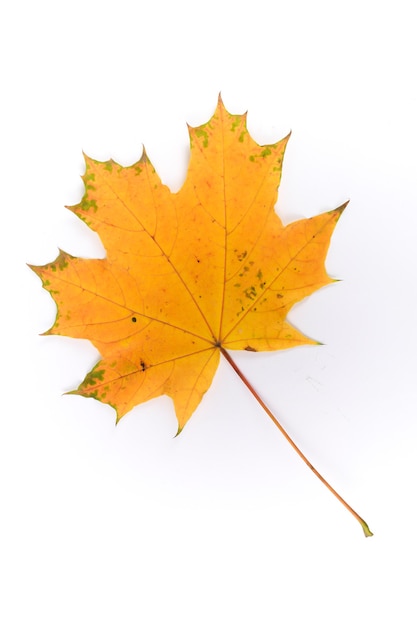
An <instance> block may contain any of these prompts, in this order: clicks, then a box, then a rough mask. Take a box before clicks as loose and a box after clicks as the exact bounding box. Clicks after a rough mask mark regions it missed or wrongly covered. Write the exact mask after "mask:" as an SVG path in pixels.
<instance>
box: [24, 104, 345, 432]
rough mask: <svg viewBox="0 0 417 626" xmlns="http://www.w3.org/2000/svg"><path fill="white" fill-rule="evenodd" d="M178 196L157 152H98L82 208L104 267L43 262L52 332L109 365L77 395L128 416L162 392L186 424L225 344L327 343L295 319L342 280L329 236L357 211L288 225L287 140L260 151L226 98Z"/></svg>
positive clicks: (64, 257)
mask: <svg viewBox="0 0 417 626" xmlns="http://www.w3.org/2000/svg"><path fill="white" fill-rule="evenodd" d="M189 133H190V143H191V158H190V164H189V168H188V175H187V179H186V181H185V183H184V185H183V187H182V188H181V189H180V191H179V192H178V193H171V191H170V190H169V189H168V188H167V187H166V186H165V185H163V184H162V183H161V181H160V179H159V177H158V175H157V173H156V172H155V169H154V168H153V166H152V164H151V163H150V161H149V159H148V157H147V156H146V153H145V152H144V153H143V155H142V158H141V159H140V161H138V162H137V163H135V164H134V165H132V166H130V167H122V166H120V165H118V164H117V163H115V162H114V161H107V162H105V163H101V162H98V161H95V160H93V159H90V158H88V157H86V173H85V175H84V176H83V180H84V183H85V195H84V197H83V199H82V201H81V202H80V204H78V205H76V206H74V207H69V208H70V210H71V211H73V212H74V213H75V214H76V215H77V216H78V217H80V218H81V219H82V220H84V221H85V222H86V224H87V225H88V226H89V227H90V228H92V229H93V230H95V231H96V232H97V233H98V235H99V236H100V238H101V240H102V242H103V244H104V247H105V249H106V253H107V256H106V258H105V259H82V258H75V257H72V256H71V255H69V254H67V253H65V252H61V253H60V254H59V256H58V257H57V258H56V259H55V261H53V262H52V263H49V264H47V265H44V266H42V267H32V269H33V270H34V271H35V272H36V273H37V274H38V275H39V276H40V277H41V279H42V281H43V286H44V287H45V289H47V290H48V291H49V292H50V293H51V295H52V297H53V298H54V300H55V302H56V304H57V308H58V311H57V317H56V320H55V323H54V325H53V326H52V328H51V329H50V330H49V331H47V333H46V334H50V335H67V336H69V337H78V338H84V339H89V340H90V341H91V342H92V343H93V344H94V346H95V347H96V348H97V349H98V351H99V352H100V355H101V359H100V361H99V362H98V363H97V365H96V366H95V367H94V368H93V370H92V371H91V372H90V373H89V374H87V376H86V377H85V379H84V381H83V382H82V383H81V385H80V386H79V388H78V389H77V390H76V391H75V392H73V393H77V394H80V395H82V396H86V397H94V398H96V399H98V400H101V401H102V402H105V403H108V404H110V405H111V406H112V407H114V408H115V410H116V412H117V419H120V418H121V417H122V416H123V415H125V414H126V413H127V412H128V411H130V410H131V409H132V408H133V407H134V406H136V405H137V404H140V403H142V402H145V401H147V400H150V399H151V398H155V397H157V396H160V395H162V394H167V395H168V396H170V397H171V398H172V400H173V402H174V405H175V411H176V415H177V419H178V424H179V430H181V429H182V428H183V426H184V425H185V423H186V422H187V420H188V419H189V418H190V417H191V415H192V413H193V412H194V410H195V409H196V407H197V406H198V404H199V403H200V401H201V399H202V396H203V395H204V393H205V392H206V391H207V390H208V388H209V387H210V385H211V382H212V379H213V376H214V374H215V372H216V369H217V367H218V363H219V358H220V353H221V350H249V351H260V350H280V349H283V348H291V347H294V346H299V345H302V344H315V343H317V342H315V341H313V340H312V339H309V338H308V337H306V336H305V335H303V334H302V333H301V332H300V331H298V330H297V329H296V328H294V327H293V326H292V325H291V324H290V323H289V322H288V321H286V317H287V314H288V311H289V310H290V308H291V307H292V306H293V304H294V303H296V302H298V301H300V300H301V299H303V298H305V297H306V296H308V295H310V294H311V293H313V292H314V291H315V290H316V289H319V288H320V287H322V286H323V285H326V284H328V283H330V282H332V279H331V278H329V276H328V274H327V273H326V270H325V265H324V263H325V257H326V253H327V250H328V246H329V242H330V237H331V234H332V232H333V229H334V227H335V225H336V222H337V220H338V219H339V217H340V215H341V213H342V211H343V209H344V207H345V205H343V206H341V207H339V208H337V209H335V210H334V211H330V212H327V213H323V214H321V215H318V216H316V217H313V218H311V219H303V220H299V221H296V222H293V223H292V224H289V225H288V226H286V227H284V226H283V225H282V223H281V220H280V219H279V217H278V215H277V214H276V212H275V210H274V206H275V203H276V201H277V190H278V186H279V183H280V179H281V171H282V162H283V157H284V151H285V147H286V144H287V141H288V137H286V138H285V139H282V140H281V141H278V142H277V143H275V144H271V145H266V146H260V145H258V144H257V143H256V142H255V141H254V140H253V139H252V138H251V136H250V135H249V132H248V130H247V127H246V116H245V115H232V114H230V113H229V112H228V111H227V110H226V109H225V108H224V106H223V104H222V101H221V99H220V98H219V103H218V106H217V109H216V111H215V113H214V115H213V117H212V118H211V119H210V120H209V121H208V122H207V123H206V124H203V125H202V126H199V127H197V128H190V129H189Z"/></svg>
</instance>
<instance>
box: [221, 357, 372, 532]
mask: <svg viewBox="0 0 417 626" xmlns="http://www.w3.org/2000/svg"><path fill="white" fill-rule="evenodd" d="M220 351H221V353H222V355H223V356H224V358H225V359H226V361H227V362H228V363H229V364H230V365H231V367H232V368H233V369H234V371H235V372H236V374H237V375H238V376H239V378H240V379H241V381H242V382H243V383H244V385H246V387H247V388H248V389H249V391H250V392H251V394H252V395H253V396H254V398H255V399H256V400H257V401H258V402H259V404H260V405H261V407H262V408H263V410H264V411H265V413H266V414H267V415H268V416H269V417H270V418H271V420H272V421H273V422H274V424H275V426H276V427H277V428H278V430H279V431H280V432H281V433H282V435H283V436H284V437H285V439H286V440H287V441H288V443H289V444H290V446H291V447H292V448H293V450H295V452H296V453H297V454H298V456H299V457H300V458H301V459H302V460H303V461H304V463H305V464H306V465H307V466H308V467H309V468H310V469H311V471H312V472H313V474H315V475H316V476H317V478H318V479H319V480H320V481H321V482H322V483H323V485H324V486H325V487H327V489H328V490H329V491H330V492H331V493H332V494H333V495H334V496H335V497H336V498H337V499H338V500H339V502H340V503H341V504H343V506H344V507H345V508H346V509H347V510H348V511H349V513H350V514H351V515H353V517H354V518H355V519H356V520H357V521H358V522H359V524H360V525H361V527H362V530H363V532H364V535H365V537H372V535H373V533H372V532H371V530H370V529H369V526H368V524H367V523H366V522H365V520H364V519H362V518H361V517H360V515H358V513H356V511H354V510H353V509H352V507H351V506H350V505H349V504H348V503H347V502H346V500H344V499H343V498H342V496H341V495H340V494H339V493H337V491H336V490H335V489H334V488H333V487H332V486H331V485H330V484H329V483H328V482H327V480H326V479H325V478H324V477H323V476H322V475H321V474H320V472H318V471H317V470H316V468H315V467H314V466H313V465H312V464H311V463H310V461H309V460H308V459H307V457H306V456H305V455H304V454H303V453H302V452H301V450H300V448H299V447H298V446H297V445H296V444H295V443H294V441H293V440H292V439H291V437H290V436H289V435H288V433H287V432H286V431H285V429H284V427H283V426H282V425H281V424H280V423H279V421H278V420H277V418H276V417H275V415H274V414H273V413H272V411H271V410H270V409H269V408H268V407H267V405H266V404H265V402H264V401H263V400H262V398H261V397H260V395H259V394H258V393H257V392H256V391H255V389H254V388H253V387H252V385H251V384H250V382H249V381H248V379H247V378H246V376H245V375H244V374H243V373H242V372H241V371H240V369H239V368H238V366H237V365H236V363H235V362H234V361H233V359H232V357H231V356H230V354H229V353H228V352H227V350H225V349H224V348H222V347H221V346H220Z"/></svg>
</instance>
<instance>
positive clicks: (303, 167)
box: [0, 0, 417, 626]
mask: <svg viewBox="0 0 417 626" xmlns="http://www.w3.org/2000/svg"><path fill="white" fill-rule="evenodd" d="M414 11H415V7H414V3H412V2H411V1H410V2H407V1H402V0H397V1H396V2H395V3H394V2H392V3H388V2H384V1H383V0H382V1H381V0H380V1H378V2H372V1H367V0H361V2H354V1H351V0H350V1H349V2H337V1H334V0H333V1H327V2H326V1H323V0H316V1H315V2H307V1H305V2H303V1H302V0H299V1H297V0H295V1H294V0H292V1H291V2H290V1H286V2H280V1H279V0H278V1H275V2H267V1H264V0H257V1H256V2H245V1H244V0H239V1H238V2H235V1H227V0H223V1H222V2H216V1H213V2H201V3H198V2H194V3H191V2H190V3H188V2H185V1H184V0H176V1H175V2H174V1H173V2H168V1H164V0H152V1H150V2H142V1H137V2H128V1H126V2H123V1H120V0H119V1H117V2H116V1H114V2H107V1H101V2H90V1H88V0H85V1H84V2H83V3H69V2H68V3H64V2H46V1H39V2H33V3H32V2H20V3H19V2H18V1H16V2H15V3H13V5H12V8H8V9H3V15H2V19H1V27H0V28H1V30H2V33H1V38H0V40H1V42H2V43H1V46H2V50H1V55H2V66H3V70H2V91H3V95H2V101H1V107H2V113H1V125H2V130H1V137H2V147H1V159H2V164H1V173H2V177H1V178H2V183H1V254H2V261H1V263H2V264H1V267H2V294H3V295H2V318H3V319H2V325H1V331H2V342H1V346H2V347H1V354H2V358H1V367H2V370H3V371H2V374H1V381H2V391H1V395H2V411H1V415H2V426H1V443H0V446H1V451H0V452H1V457H0V462H1V464H2V468H1V481H2V486H1V496H0V501H1V507H2V513H1V518H0V525H1V527H2V528H1V535H0V541H1V544H2V547H1V564H0V568H1V576H2V577H3V579H2V581H1V583H0V588H1V589H2V593H3V594H4V599H3V601H2V604H1V607H0V616H1V618H2V623H4V624H5V625H7V626H15V625H20V624H24V625H27V624H42V625H43V626H52V625H53V626H56V625H59V626H61V625H65V626H66V625H71V626H73V625H74V624H77V626H84V625H85V626H87V625H88V626H91V625H95V624H97V625H100V626H102V625H107V624H120V625H121V626H131V625H132V626H133V625H139V624H140V625H143V626H162V625H163V626H165V625H166V624H181V625H182V626H206V625H207V626H208V625H210V626H211V625H216V626H234V625H238V626H242V625H243V626H244V625H246V624H248V625H256V626H258V625H259V626H272V625H277V624H280V625H283V626H293V625H299V624H300V625H304V624H307V623H308V624H312V625H316V624H317V625H319V626H334V625H337V626H344V625H347V624H349V625H350V624H352V623H355V624H356V625H358V626H362V625H365V624H366V625H371V624H378V625H379V624H401V626H408V625H415V624H416V623H417V607H416V603H417V600H416V595H415V589H416V575H415V562H416V557H417V549H416V548H417V539H416V533H415V529H416V523H417V514H416V505H415V494H416V478H417V460H416V444H417V415H416V404H417V388H416V387H417V386H416V349H417V332H416V323H415V322H416V244H415V241H416V227H417V216H416V214H417V193H416V172H417V169H416V166H417V158H416V148H415V147H416V142H417V122H416V115H417V114H416V111H417V106H416V105H417V97H416V96H417V91H416V74H415V62H416V53H417V50H416V48H417V45H416V36H415V18H414ZM219 91H221V92H222V96H223V100H224V103H225V105H226V107H227V108H228V110H229V111H231V112H232V113H242V112H244V111H245V110H248V111H249V114H248V125H249V129H250V132H251V133H252V135H253V136H254V138H255V139H256V140H257V141H258V142H259V143H267V142H273V141H276V140H277V139H279V138H281V137H282V136H284V135H285V134H287V133H288V131H289V130H290V129H291V130H292V131H293V134H292V137H291V140H290V143H289V147H288V150H287V154H286V159H285V164H284V172H283V180H282V186H281V192H280V198H279V202H278V210H279V212H280V214H281V216H282V217H283V218H284V220H285V221H286V222H288V221H291V220H293V219H298V218H299V217H307V216H310V215H313V214H316V213H319V212H322V211H325V210H330V209H332V208H334V207H336V206H338V205H339V204H341V203H342V202H344V201H345V200H347V199H350V205H349V208H348V209H347V210H346V212H345V214H344V215H343V217H342V219H341V220H340V222H339V224H338V226H337V229H336V232H335V235H334V237H333V239H332V244H331V249H330V252H329V256H328V261H327V268H328V271H329V273H330V274H331V275H332V276H336V277H338V278H341V279H342V281H341V282H339V283H337V284H335V285H332V286H330V287H327V288H326V289H323V290H321V291H320V292H319V293H317V294H315V295H313V296H312V297H311V298H310V299H309V300H308V301H305V302H303V303H301V304H300V305H297V306H296V307H295V309H294V310H293V312H292V313H291V320H292V322H293V323H294V324H296V325H297V326H298V327H299V328H300V329H301V330H303V331H304V332H305V333H306V334H308V335H310V336H313V337H315V338H317V339H318V340H320V341H322V342H323V343H324V344H325V345H324V346H321V347H306V348H300V349H295V350H292V351H287V352H286V351H284V352H279V353H275V354H269V353H268V354H266V353H264V354H246V353H245V354H239V353H237V354H236V360H237V361H238V363H239V364H240V366H241V368H242V369H243V371H244V372H245V373H246V375H247V376H248V377H249V379H250V380H251V381H252V383H253V385H254V386H255V387H256V388H257V389H258V391H259V392H260V393H261V395H262V396H263V397H264V399H265V400H266V401H267V402H268V403H269V405H270V406H271V408H272V409H273V410H274V411H275V412H276V413H277V415H279V416H280V418H281V420H282V422H283V424H284V425H285V426H286V428H287V429H288V431H289V433H290V434H291V435H292V436H293V437H294V438H295V439H296V441H297V442H298V443H299V445H300V446H301V447H302V449H303V450H304V451H305V453H306V454H307V455H308V456H309V457H310V459H311V461H312V462H313V463H314V464H315V465H316V466H317V468H318V469H319V470H321V471H322V472H323V474H324V475H325V476H326V477H327V478H328V479H329V481H330V482H332V483H333V484H334V486H335V487H336V488H337V489H338V490H340V492H341V493H342V494H343V495H344V497H345V498H346V499H347V500H348V501H349V502H350V503H351V505H352V506H353V507H354V508H355V509H357V510H358V512H359V513H360V514H361V515H362V516H363V517H364V518H365V519H366V520H367V522H368V523H369V525H370V527H371V529H372V530H373V532H374V534H375V536H374V537H372V538H370V539H365V538H364V537H363V534H362V531H361V529H360V526H359V525H358V524H357V522H356V521H355V520H354V519H353V518H352V517H351V516H350V515H349V514H348V513H347V512H346V511H345V509H343V508H342V506H341V505H340V504H339V503H338V502H337V501H336V499H335V498H334V497H333V496H332V495H331V494H330V493H328V492H327V490H326V489H325V488H324V487H323V486H322V485H321V484H320V483H319V481H318V480H317V479H316V478H315V477H314V476H313V475H312V474H311V472H310V471H309V470H308V469H307V468H306V467H305V466H304V465H303V464H302V462H301V461H300V460H299V459H298V457H297V456H296V455H295V454H294V452H293V451H292V450H291V449H290V447H289V446H288V444H287V443H286V442H285V441H284V440H283V438H282V436H281V435H280V433H279V432H278V431H277V430H276V428H275V427H274V426H273V424H272V422H270V420H269V419H268V418H267V416H266V415H265V414H263V412H262V410H261V409H260V407H259V406H257V404H256V403H255V401H254V400H253V399H252V398H251V397H250V396H249V394H248V392H247V391H246V390H245V388H244V387H243V386H242V384H241V382H240V381H239V380H238V379H237V378H236V376H235V374H234V373H233V372H232V371H231V370H230V368H228V367H227V365H226V364H224V363H223V364H222V365H221V367H220V368H219V371H218V373H217V375H216V377H215V380H214V382H213V385H212V387H211V389H210V391H209V392H208V393H207V395H206V396H205V398H204V400H203V402H202V404H201V405H200V407H199V408H198V410H197V411H196V413H195V415H194V416H193V418H192V419H191V421H190V422H189V424H188V425H187V426H186V428H185V430H184V431H183V433H182V434H181V436H180V437H179V438H176V439H174V438H173V436H174V434H175V432H176V420H175V417H174V413H173V409H172V405H171V402H170V401H169V400H168V399H167V398H161V399H159V400H156V401H153V402H151V403H148V404H147V405H143V406H140V407H138V408H136V409H135V410H134V411H132V412H131V413H130V414H129V415H128V416H127V417H125V418H124V419H123V420H122V422H121V423H120V424H119V426H118V427H117V428H115V426H114V412H113V410H112V409H111V408H109V407H108V406H106V405H101V404H99V403H97V402H95V401H94V400H86V399H83V398H79V397H75V396H62V393H63V392H65V391H67V390H70V389H73V388H74V387H76V386H77V385H78V384H79V382H80V381H81V380H82V379H83V377H84V375H85V374H86V372H87V371H88V370H89V369H90V368H91V366H92V365H93V364H94V363H95V361H96V359H97V354H96V352H95V351H94V349H93V348H92V347H91V346H90V345H89V344H88V342H84V341H76V340H72V339H68V338H61V337H40V336H38V334H39V333H41V332H43V331H45V330H46V329H47V328H49V327H50V326H51V324H52V322H53V319H54V315H55V307H54V304H53V302H52V300H51V298H50V296H49V295H48V294H47V293H46V292H45V291H43V290H42V289H41V285H40V281H39V279H38V278H37V277H36V276H35V275H34V274H33V273H32V272H31V271H30V270H29V269H28V268H27V267H26V265H25V263H32V264H43V263H46V262H48V261H50V260H52V259H53V258H55V256H56V254H57V247H58V246H59V247H61V248H63V249H65V250H66V251H68V252H70V253H72V254H73V255H81V256H92V257H94V256H97V255H102V254H103V250H102V248H101V245H100V243H99V241H98V239H97V238H96V236H95V235H94V234H91V233H90V232H88V229H87V228H86V227H85V226H84V225H83V224H82V223H81V222H79V221H77V219H76V218H75V217H74V216H73V215H72V214H70V213H69V212H68V211H66V210H65V209H64V208H63V207H64V205H70V204H75V203H77V202H78V201H79V199H80V198H81V194H82V183H81V179H80V174H82V172H83V160H82V153H81V151H82V150H84V151H85V152H86V153H87V154H89V155H90V156H92V157H94V158H96V159H100V160H105V159H108V158H110V157H112V158H113V159H115V160H116V161H118V162H120V163H122V164H125V165H127V164H130V163H132V162H134V161H136V160H137V159H138V158H139V157H140V155H141V151H142V143H144V144H145V145H146V149H147V152H148V154H149V156H150V158H151V160H152V161H153V163H154V165H155V166H156V168H157V170H158V172H159V174H160V176H161V177H162V180H163V181H164V182H165V183H166V184H168V185H169V186H170V187H171V188H172V189H173V190H177V189H178V188H179V187H180V186H181V184H182V181H183V180H184V177H185V174H186V166H187V159H188V136H187V130H186V122H188V123H190V124H192V125H198V124H201V123H204V122H206V121H207V120H208V119H209V117H210V116H211V115H212V113H213V111H214V108H215V105H216V101H217V95H218V93H219Z"/></svg>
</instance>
